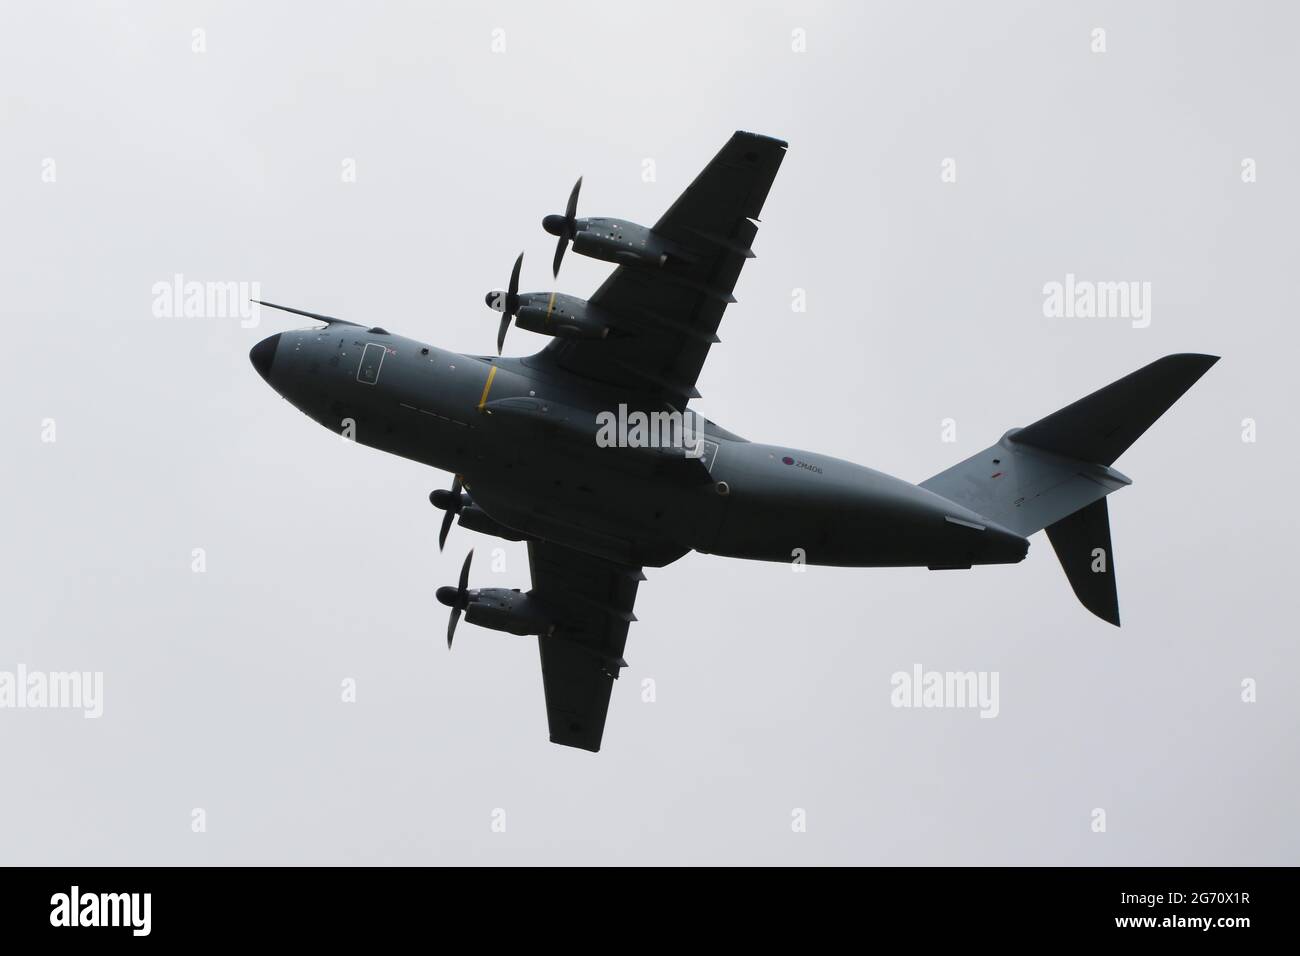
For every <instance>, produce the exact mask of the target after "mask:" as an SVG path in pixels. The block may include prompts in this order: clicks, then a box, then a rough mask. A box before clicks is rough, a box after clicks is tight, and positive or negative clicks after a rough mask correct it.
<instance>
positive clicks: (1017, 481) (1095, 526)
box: [921, 354, 1219, 625]
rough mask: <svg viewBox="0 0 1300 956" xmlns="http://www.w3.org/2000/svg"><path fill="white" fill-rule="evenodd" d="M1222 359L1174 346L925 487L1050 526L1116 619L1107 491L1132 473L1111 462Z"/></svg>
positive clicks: (1079, 578) (1026, 530)
mask: <svg viewBox="0 0 1300 956" xmlns="http://www.w3.org/2000/svg"><path fill="white" fill-rule="evenodd" d="M1218 360H1219V359H1218V357H1217V356H1214V355H1194V354H1182V355H1167V356H1165V357H1164V358H1162V359H1158V360H1157V361H1155V362H1152V363H1151V364H1150V365H1148V366H1146V367H1145V368H1140V369H1138V370H1137V371H1136V372H1134V373H1132V374H1131V375H1126V376H1124V377H1123V378H1121V379H1120V380H1119V381H1117V382H1113V383H1111V384H1110V385H1107V386H1106V387H1105V388H1103V389H1101V390H1099V391H1096V392H1093V393H1092V394H1091V395H1089V396H1087V397H1086V398H1081V399H1079V400H1078V401H1077V402H1075V403H1074V404H1072V405H1067V406H1066V407H1065V408H1062V409H1061V410H1060V411H1057V412H1053V413H1052V414H1051V415H1048V416H1047V417H1046V418H1042V419H1039V420H1038V421H1036V422H1034V423H1033V424H1032V425H1029V426H1026V427H1025V428H1020V429H1012V430H1011V431H1009V432H1007V433H1006V434H1005V435H1003V436H1002V438H1001V440H1000V441H999V442H998V443H997V444H996V445H993V446H992V447H990V448H986V449H985V450H984V451H982V452H980V453H979V454H977V455H973V456H971V457H970V458H968V459H966V460H965V461H963V462H961V463H960V464H958V465H954V466H953V467H952V468H949V469H948V470H947V471H943V472H940V473H939V474H937V475H935V476H934V477H933V478H930V479H927V480H926V481H923V482H921V487H922V488H926V489H928V490H930V491H933V492H934V493H936V494H939V495H942V496H943V497H945V498H948V499H949V500H951V501H955V502H957V503H958V504H961V505H965V506H966V507H967V508H970V509H971V510H972V511H975V512H978V513H979V514H981V515H983V516H984V517H986V518H988V519H990V520H991V521H994V522H996V523H998V524H1000V525H1002V526H1003V527H1006V528H1009V529H1011V530H1012V531H1015V532H1016V533H1017V534H1022V535H1029V534H1032V533H1033V532H1035V531H1041V530H1042V529H1044V528H1046V529H1047V536H1048V539H1049V540H1050V541H1051V542H1052V547H1053V548H1055V550H1056V554H1057V557H1058V558H1060V560H1061V565H1062V567H1063V568H1064V569H1065V573H1066V576H1067V577H1068V578H1069V580H1070V585H1071V587H1073V588H1074V593H1075V594H1076V595H1077V596H1078V598H1079V600H1080V601H1081V602H1083V605H1084V607H1086V608H1087V609H1088V610H1090V611H1092V612H1093V613H1094V614H1096V615H1097V616H1098V617H1100V618H1102V619H1103V620H1106V621H1109V622H1110V623H1112V624H1115V625H1118V624H1119V602H1118V599H1117V598H1116V593H1115V569H1114V561H1113V558H1112V554H1111V548H1110V522H1109V518H1108V512H1107V509H1106V501H1105V499H1106V495H1108V494H1110V493H1111V492H1112V491H1117V490H1118V489H1120V488H1123V487H1124V486H1125V485H1128V484H1131V482H1130V481H1129V479H1127V478H1125V477H1124V476H1123V475H1121V474H1120V473H1119V472H1117V471H1115V469H1113V468H1111V467H1110V466H1111V464H1112V463H1113V462H1114V461H1115V459H1116V458H1118V457H1119V456H1120V455H1121V454H1122V453H1123V452H1124V450H1125V449H1126V448H1128V447H1129V445H1131V444H1133V442H1135V441H1136V440H1137V439H1138V438H1139V437H1140V436H1141V435H1142V433H1143V432H1145V431H1146V430H1147V429H1148V428H1150V427H1151V425H1152V423H1154V422H1155V420H1156V419H1157V418H1159V417H1160V416H1161V415H1163V414H1164V413H1165V412H1166V411H1168V410H1169V408H1170V406H1172V405H1173V404H1174V402H1176V401H1178V399H1179V398H1180V397H1181V396H1182V395H1183V393H1184V392H1186V391H1187V390H1188V389H1189V388H1191V387H1192V385H1194V384H1195V383H1196V381H1197V380H1198V379H1199V378H1200V377H1201V376H1202V375H1204V374H1205V373H1206V372H1207V371H1208V370H1209V368H1210V366H1212V365H1213V364H1214V363H1215V362H1217V361H1218ZM1098 549H1100V555H1099V554H1098V553H1097V552H1098ZM1103 568H1104V570H1102V569H1103Z"/></svg>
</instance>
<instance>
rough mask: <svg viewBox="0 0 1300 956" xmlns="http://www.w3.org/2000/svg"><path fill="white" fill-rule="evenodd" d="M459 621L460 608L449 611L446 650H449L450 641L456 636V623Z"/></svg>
mask: <svg viewBox="0 0 1300 956" xmlns="http://www.w3.org/2000/svg"><path fill="white" fill-rule="evenodd" d="M459 620H460V607H459V606H457V607H454V608H452V609H451V618H450V619H449V620H448V621H447V650H451V639H452V638H453V637H455V636H456V623H457V622H458V621H459Z"/></svg>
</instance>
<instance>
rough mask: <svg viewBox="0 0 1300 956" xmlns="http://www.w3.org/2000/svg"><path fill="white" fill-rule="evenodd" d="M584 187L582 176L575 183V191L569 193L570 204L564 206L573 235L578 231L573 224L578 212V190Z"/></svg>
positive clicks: (570, 231) (565, 215) (570, 233)
mask: <svg viewBox="0 0 1300 956" xmlns="http://www.w3.org/2000/svg"><path fill="white" fill-rule="evenodd" d="M581 189H582V177H581V176H579V177H578V181H577V182H576V183H574V184H573V192H571V193H569V204H568V205H567V206H565V207H564V218H565V219H566V220H568V226H569V235H570V236H572V235H573V233H574V232H575V231H576V230H575V228H574V224H573V219H574V216H576V215H577V214H578V191H579V190H581Z"/></svg>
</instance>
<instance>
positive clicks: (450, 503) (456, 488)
mask: <svg viewBox="0 0 1300 956" xmlns="http://www.w3.org/2000/svg"><path fill="white" fill-rule="evenodd" d="M460 489H461V480H460V475H457V476H456V477H455V478H454V479H452V482H451V490H450V491H443V490H442V489H441V488H439V489H438V490H437V491H431V492H429V504H431V505H433V506H434V507H435V508H437V509H438V510H439V511H445V512H447V514H446V517H444V518H443V519H442V529H441V530H440V531H439V532H438V550H439V551H441V550H442V546H443V545H444V544H446V543H447V532H448V531H450V530H451V523H452V522H453V521H455V520H456V516H457V515H458V514H460V512H461V509H462V508H464V507H465V498H464V496H463V495H461V493H460Z"/></svg>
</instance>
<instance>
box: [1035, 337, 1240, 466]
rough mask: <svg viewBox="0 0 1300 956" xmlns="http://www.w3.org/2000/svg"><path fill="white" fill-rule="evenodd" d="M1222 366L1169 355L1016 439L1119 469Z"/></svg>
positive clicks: (1204, 357)
mask: <svg viewBox="0 0 1300 956" xmlns="http://www.w3.org/2000/svg"><path fill="white" fill-rule="evenodd" d="M1218 360H1219V358H1218V356H1216V355H1196V354H1192V353H1185V354H1182V355H1166V356H1165V357H1164V358H1162V359H1158V360H1157V361H1155V362H1152V363H1151V364H1150V365H1147V366H1146V367H1144V368H1140V369H1138V370H1137V371H1136V372H1134V373H1132V374H1131V375H1125V376H1124V377H1123V378H1121V379H1120V380H1119V381H1117V382H1112V383H1111V384H1109V385H1107V386H1106V387H1105V388H1103V389H1100V390H1098V391H1096V392H1093V393H1092V394H1091V395H1089V396H1087V397H1086V398H1081V399H1079V400H1078V401H1077V402H1075V403H1074V404H1072V405H1066V406H1065V407H1064V408H1062V409H1061V410H1060V411H1059V412H1053V413H1052V414H1050V415H1048V416H1047V417H1046V418H1042V419H1039V420H1038V421H1036V422H1034V423H1033V424H1032V425H1028V426H1026V427H1024V428H1022V429H1020V431H1018V432H1016V433H1015V435H1014V436H1012V437H1013V438H1014V440H1015V441H1017V442H1019V443H1020V444H1022V445H1032V446H1034V447H1035V448H1041V449H1043V451H1050V452H1052V453H1053V454H1057V455H1063V456H1064V457H1066V458H1076V459H1078V460H1079V461H1088V462H1096V463H1098V464H1102V465H1109V464H1113V463H1114V461H1115V459H1116V458H1118V457H1119V456H1120V455H1121V454H1123V453H1124V450H1125V449H1126V448H1128V446H1129V445H1131V444H1133V443H1134V442H1135V441H1137V440H1138V438H1140V437H1141V436H1142V433H1143V432H1145V431H1146V430H1147V429H1148V428H1150V427H1151V425H1152V424H1153V423H1154V422H1155V420H1156V419H1157V418H1159V417H1160V416H1161V415H1163V414H1164V413H1165V412H1167V411H1169V407H1170V406H1171V405H1173V404H1174V402H1176V401H1178V399H1180V398H1181V397H1182V395H1183V393H1184V392H1185V391H1187V390H1188V389H1189V388H1191V387H1192V386H1193V385H1195V384H1196V381H1197V379H1199V378H1200V377H1201V376H1202V375H1204V374H1205V373H1206V372H1208V371H1209V370H1210V366H1211V365H1213V364H1214V363H1215V362H1217V361H1218Z"/></svg>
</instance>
